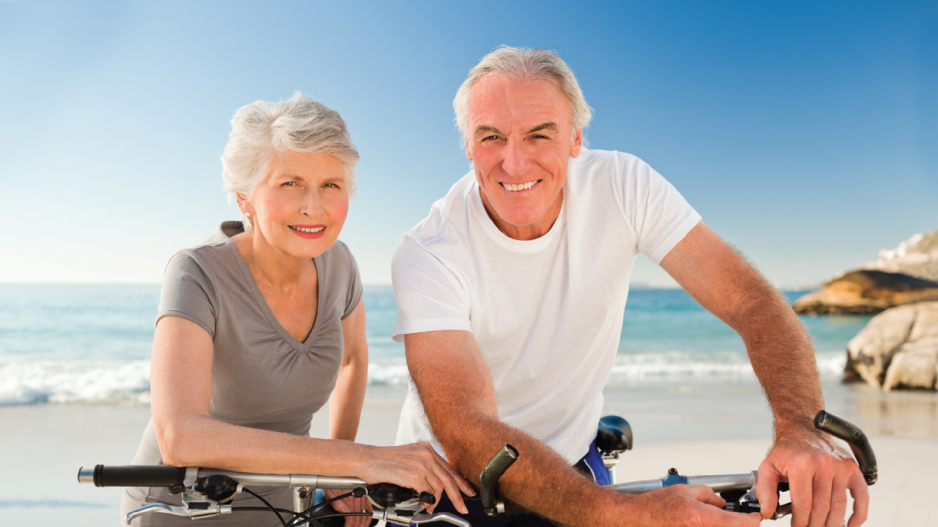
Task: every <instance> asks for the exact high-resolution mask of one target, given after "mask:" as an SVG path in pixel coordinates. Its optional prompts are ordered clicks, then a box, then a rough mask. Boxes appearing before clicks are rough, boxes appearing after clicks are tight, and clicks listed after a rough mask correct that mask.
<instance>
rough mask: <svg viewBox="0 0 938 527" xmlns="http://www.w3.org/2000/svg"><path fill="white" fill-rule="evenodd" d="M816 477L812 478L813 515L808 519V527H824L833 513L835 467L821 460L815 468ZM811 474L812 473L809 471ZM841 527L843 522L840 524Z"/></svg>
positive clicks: (827, 461) (825, 460)
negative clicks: (832, 499)
mask: <svg viewBox="0 0 938 527" xmlns="http://www.w3.org/2000/svg"><path fill="white" fill-rule="evenodd" d="M813 468H814V470H813V472H814V477H812V478H811V515H810V516H809V518H808V527H824V525H825V524H827V519H828V516H829V514H830V512H831V498H832V495H831V492H832V485H833V482H832V481H831V480H832V479H833V477H834V475H833V467H831V465H830V461H829V460H827V459H824V460H819V461H817V463H815V464H814V466H813ZM808 472H811V471H808ZM840 525H841V527H842V526H843V522H842V521H841V523H840Z"/></svg>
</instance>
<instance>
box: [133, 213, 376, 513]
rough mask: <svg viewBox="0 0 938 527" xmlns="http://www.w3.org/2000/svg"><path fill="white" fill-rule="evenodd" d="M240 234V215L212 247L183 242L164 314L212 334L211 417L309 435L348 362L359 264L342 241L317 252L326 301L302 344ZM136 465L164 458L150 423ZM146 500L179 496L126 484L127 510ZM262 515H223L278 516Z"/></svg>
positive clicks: (172, 265)
mask: <svg viewBox="0 0 938 527" xmlns="http://www.w3.org/2000/svg"><path fill="white" fill-rule="evenodd" d="M239 232H243V229H242V226H241V223H240V222H225V223H223V224H222V226H221V228H220V229H219V231H218V232H216V234H215V236H213V238H212V239H211V240H210V241H209V242H207V243H206V244H205V245H202V246H199V247H195V248H192V249H184V250H182V251H179V252H178V253H176V255H175V256H173V257H172V259H170V261H169V264H167V266H166V271H165V273H164V278H163V287H162V291H161V293H160V304H159V312H158V315H157V321H159V319H161V318H162V317H165V316H177V317H182V318H185V319H187V320H191V321H192V322H195V323H196V324H198V325H199V326H201V327H202V328H203V329H205V331H207V332H208V334H209V335H211V337H212V344H213V351H212V399H211V404H210V407H209V413H210V415H211V416H212V417H214V418H216V419H218V420H220V421H224V422H226V423H231V424H234V425H239V426H246V427H251V428H259V429H263V430H273V431H277V432H284V433H288V434H295V435H308V434H309V428H310V424H311V423H312V418H313V414H314V413H315V412H316V411H317V410H319V409H320V408H321V407H322V406H323V405H324V404H325V403H326V401H327V400H328V399H329V395H330V394H331V393H332V389H333V388H334V387H335V382H336V378H337V376H338V372H339V365H340V364H341V361H342V320H344V319H345V318H347V317H348V316H349V315H351V314H352V312H353V311H354V310H355V308H356V307H357V306H358V304H359V302H360V300H361V297H362V285H361V279H360V277H359V274H358V267H357V265H356V263H355V259H354V258H353V257H352V254H351V253H350V252H349V250H348V248H347V247H346V246H345V244H343V243H342V242H339V241H337V242H336V243H335V244H334V245H333V246H332V247H331V248H330V249H329V250H328V251H326V252H324V253H323V254H321V255H320V256H317V257H315V258H313V261H314V262H315V264H316V270H317V272H318V276H319V299H318V308H317V312H316V320H315V322H314V324H313V327H312V330H311V331H310V333H309V336H308V337H307V338H306V341H305V342H300V341H298V340H296V339H295V338H293V337H292V336H291V335H290V334H289V333H288V332H287V330H286V329H284V328H283V326H281V325H280V323H279V322H278V321H277V319H276V317H275V316H274V314H273V312H272V311H271V310H270V307H269V306H268V305H267V302H266V300H265V299H264V296H263V294H262V293H261V291H260V288H259V287H258V285H257V282H256V281H255V280H254V276H253V275H252V274H251V270H250V268H249V267H248V265H247V262H246V261H245V260H244V258H243V257H242V256H241V252H240V251H239V249H238V246H237V244H236V243H235V242H234V241H233V240H232V239H231V237H232V236H234V235H235V234H238V233H239ZM218 440H219V441H224V438H218ZM133 462H134V464H137V465H153V464H159V463H161V462H162V459H161V457H160V451H159V445H158V443H157V440H156V433H155V431H154V428H153V422H152V420H151V421H150V424H149V425H148V426H147V429H146V431H145V432H144V435H143V440H142V442H141V444H140V448H139V449H138V451H137V455H136V456H135V457H134V461H133ZM252 490H254V489H252ZM265 494H269V493H267V492H265ZM276 494H283V496H276ZM271 498H273V499H275V501H278V502H281V506H286V507H287V508H292V507H290V503H291V502H290V501H289V500H290V496H289V495H288V494H286V493H282V492H281V493H274V495H272V496H271ZM284 500H286V501H284ZM145 501H146V502H154V501H159V502H163V503H172V504H179V503H180V502H179V498H178V497H177V496H171V495H169V494H168V493H167V492H166V491H165V489H158V488H152V489H148V488H133V489H127V491H126V492H125V493H124V499H123V503H122V506H121V509H122V510H121V513H122V514H126V513H127V512H128V511H129V510H133V509H135V508H139V507H142V506H143V504H144V503H143V502H145ZM255 501H256V500H255ZM258 504H259V503H258ZM259 505H260V504H259ZM258 514H260V513H237V514H233V515H231V516H227V515H226V516H225V517H218V518H217V520H221V521H222V523H224V524H225V525H242V524H244V525H254V524H256V522H258V521H262V522H263V521H268V520H273V522H276V519H275V518H274V517H273V513H270V512H267V513H263V514H261V516H258ZM265 514H266V516H265ZM267 516H269V518H268V517H267ZM142 520H143V522H142V523H140V524H139V525H161V526H162V525H176V524H179V525H189V523H190V522H191V520H189V519H188V518H178V519H177V518H175V517H172V516H167V515H164V514H149V515H146V516H144V517H143V518H142ZM239 520H240V521H239ZM202 521H204V520H200V522H202ZM134 525H137V522H136V521H135V522H134Z"/></svg>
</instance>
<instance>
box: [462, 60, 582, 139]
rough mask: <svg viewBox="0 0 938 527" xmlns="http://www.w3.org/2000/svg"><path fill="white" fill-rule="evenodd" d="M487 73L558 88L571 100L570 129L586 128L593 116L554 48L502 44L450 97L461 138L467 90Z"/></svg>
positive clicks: (465, 123) (465, 124)
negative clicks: (452, 96) (549, 49)
mask: <svg viewBox="0 0 938 527" xmlns="http://www.w3.org/2000/svg"><path fill="white" fill-rule="evenodd" d="M489 74H500V75H508V76H509V77H512V78H520V79H525V80H544V81H547V82H550V83H551V84H553V85H554V86H557V88H559V89H560V91H561V93H563V94H564V96H565V97H566V98H567V100H568V101H570V111H571V116H570V117H571V124H572V125H573V130H574V131H576V130H579V129H581V128H585V127H586V126H587V125H588V124H589V122H590V120H591V119H592V118H593V109H592V108H590V106H589V105H588V104H586V99H585V98H584V97H583V92H582V91H581V90H580V85H579V83H577V81H576V77H575V76H574V75H573V71H572V70H571V69H570V66H567V63H566V62H564V61H563V59H561V58H560V57H558V56H557V54H556V53H554V52H553V51H548V50H546V49H540V48H535V49H529V48H513V47H510V46H501V47H499V48H498V49H496V50H495V51H493V52H491V53H489V54H488V55H486V56H485V57H483V58H482V60H481V61H479V63H478V64H476V65H475V67H474V68H472V69H471V70H470V71H469V76H468V77H466V80H464V81H463V83H462V86H460V87H459V90H458V91H457V92H456V98H455V99H453V110H455V111H456V126H458V127H459V131H460V132H461V133H462V137H463V141H464V142H465V140H466V139H467V138H468V137H469V124H468V121H467V117H466V112H467V111H468V108H467V106H468V103H469V91H470V90H472V87H473V86H474V85H475V83H476V82H478V81H479V79H481V78H482V77H484V76H486V75H489Z"/></svg>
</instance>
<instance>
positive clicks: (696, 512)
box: [620, 485, 762, 527]
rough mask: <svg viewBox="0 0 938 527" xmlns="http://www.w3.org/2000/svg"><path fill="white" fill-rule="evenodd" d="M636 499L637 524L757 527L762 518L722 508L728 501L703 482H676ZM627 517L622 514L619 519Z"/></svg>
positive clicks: (637, 496) (634, 509)
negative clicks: (686, 483) (703, 484)
mask: <svg viewBox="0 0 938 527" xmlns="http://www.w3.org/2000/svg"><path fill="white" fill-rule="evenodd" d="M633 499H634V500H635V502H634V507H633V509H632V510H633V511H640V514H641V515H642V521H639V522H635V523H636V524H638V525H662V526H663V525H667V526H683V525H687V526H702V525H713V526H716V525H719V526H720V527H754V526H756V525H759V524H760V523H761V522H762V518H760V517H759V515H758V514H741V513H738V512H727V511H724V510H722V507H723V506H724V505H726V501H725V500H724V499H723V498H721V497H719V496H717V495H716V494H715V493H714V492H713V491H712V490H710V487H705V486H701V485H673V486H671V487H665V488H663V489H660V490H654V491H651V492H646V493H644V494H639V495H636V496H634V497H633ZM626 520H627V518H624V517H623V518H622V521H621V522H620V523H621V524H626V523H627V522H626ZM628 525H632V524H631V523H628Z"/></svg>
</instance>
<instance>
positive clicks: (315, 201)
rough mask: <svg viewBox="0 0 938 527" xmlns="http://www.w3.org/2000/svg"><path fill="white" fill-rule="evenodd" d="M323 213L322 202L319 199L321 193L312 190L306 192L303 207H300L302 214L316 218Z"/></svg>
mask: <svg viewBox="0 0 938 527" xmlns="http://www.w3.org/2000/svg"><path fill="white" fill-rule="evenodd" d="M321 212H322V202H321V200H320V199H319V192H317V191H316V190H310V191H308V192H306V195H305V196H304V199H303V205H302V206H301V207H300V214H306V215H307V216H316V215H317V214H319V213H321Z"/></svg>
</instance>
